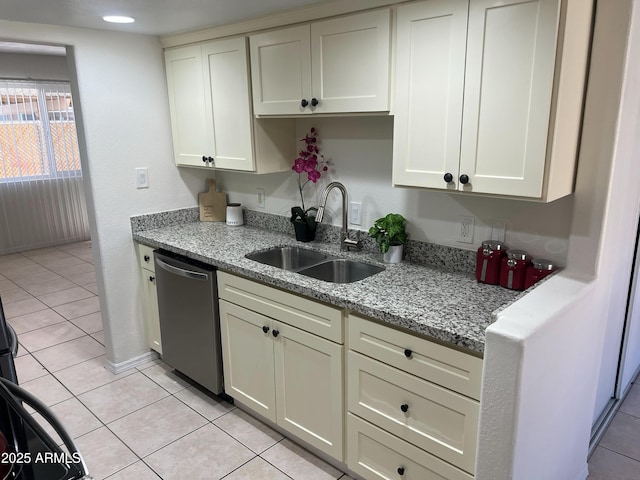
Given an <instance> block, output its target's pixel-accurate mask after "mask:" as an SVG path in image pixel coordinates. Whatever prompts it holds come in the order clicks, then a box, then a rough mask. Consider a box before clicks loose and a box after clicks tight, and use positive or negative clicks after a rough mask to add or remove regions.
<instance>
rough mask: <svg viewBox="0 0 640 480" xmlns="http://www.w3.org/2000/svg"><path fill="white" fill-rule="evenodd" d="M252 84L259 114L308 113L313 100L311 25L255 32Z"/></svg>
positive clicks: (254, 103)
mask: <svg viewBox="0 0 640 480" xmlns="http://www.w3.org/2000/svg"><path fill="white" fill-rule="evenodd" d="M250 45H251V83H252V90H253V111H254V113H255V114H256V115H284V114H307V113H311V110H310V109H308V108H304V107H303V106H302V105H301V101H302V100H303V99H304V100H305V101H307V102H311V96H312V95H311V58H310V36H309V25H302V26H299V27H292V28H285V29H281V30H274V31H271V32H266V33H261V34H257V35H252V36H251V38H250Z"/></svg>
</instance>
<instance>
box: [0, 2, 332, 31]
mask: <svg viewBox="0 0 640 480" xmlns="http://www.w3.org/2000/svg"><path fill="white" fill-rule="evenodd" d="M326 1H327V0H106V1H105V0H0V19H1V20H10V21H16V22H28V23H44V24H50V25H62V26H70V27H84V28H97V29H102V30H115V31H121V32H133V33H142V34H148V35H169V34H174V33H181V32H187V31H192V30H198V29H201V28H205V27H212V26H219V25H225V24H229V23H235V22H239V21H242V20H247V19H249V18H255V17H260V16H264V15H269V14H273V13H277V12H280V11H283V10H288V9H291V8H297V7H304V6H306V5H310V4H313V3H324V2H326ZM103 15H127V16H131V17H134V18H135V19H136V22H135V23H132V24H126V25H118V24H109V23H106V22H104V21H103V20H102V16H103ZM0 35H2V33H1V32H0Z"/></svg>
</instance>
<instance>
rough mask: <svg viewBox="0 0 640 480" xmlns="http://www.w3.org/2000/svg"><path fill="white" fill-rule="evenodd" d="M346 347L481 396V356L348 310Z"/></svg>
mask: <svg viewBox="0 0 640 480" xmlns="http://www.w3.org/2000/svg"><path fill="white" fill-rule="evenodd" d="M348 330H349V331H348V342H349V348H350V349H352V350H355V351H357V352H360V353H363V354H365V355H367V356H369V357H372V358H375V359H377V360H380V361H381V362H384V363H387V364H389V365H392V366H394V367H396V368H399V369H401V370H404V371H406V372H409V373H411V374H413V375H417V376H418V377H421V378H424V379H425V380H429V381H430V382H433V383H437V384H438V385H442V386H443V387H446V388H449V389H451V390H454V391H456V392H458V393H462V394H463V395H467V396H469V397H471V398H475V399H476V400H480V387H481V384H482V359H481V358H478V357H474V356H472V355H468V354H466V353H463V352H459V351H457V350H454V349H452V348H447V347H445V346H442V345H439V344H437V343H434V342H430V341H429V340H426V339H424V338H420V337H418V336H414V335H411V334H408V333H404V332H401V331H399V330H395V329H393V328H389V327H386V326H384V325H380V324H378V323H375V322H372V321H370V320H367V319H365V318H363V317H360V316H358V315H354V314H350V315H349V319H348Z"/></svg>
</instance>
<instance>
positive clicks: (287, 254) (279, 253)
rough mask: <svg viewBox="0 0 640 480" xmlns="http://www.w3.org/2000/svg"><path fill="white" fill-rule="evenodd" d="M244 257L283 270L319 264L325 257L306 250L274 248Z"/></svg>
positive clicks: (319, 253) (322, 254)
mask: <svg viewBox="0 0 640 480" xmlns="http://www.w3.org/2000/svg"><path fill="white" fill-rule="evenodd" d="M246 257H247V258H248V259H249V260H255V261H256V262H260V263H264V264H266V265H271V266H272V267H278V268H282V269H283V270H299V269H301V268H304V267H308V266H311V265H314V264H316V263H318V262H321V261H322V260H324V259H326V258H327V255H325V254H324V253H321V252H316V251H315V250H308V249H306V248H299V247H274V248H271V249H269V250H265V251H262V252H255V253H249V254H247V255H246Z"/></svg>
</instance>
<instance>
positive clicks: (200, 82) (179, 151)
mask: <svg viewBox="0 0 640 480" xmlns="http://www.w3.org/2000/svg"><path fill="white" fill-rule="evenodd" d="M165 66H166V70H167V86H168V89H169V110H170V113H171V130H172V138H173V150H174V156H175V162H176V164H177V165H185V166H195V167H206V166H209V164H210V162H203V160H202V158H203V156H205V157H209V156H213V155H214V148H215V139H214V134H213V118H212V116H211V103H210V101H208V100H207V93H206V88H205V82H204V79H203V75H202V70H203V68H202V50H201V47H200V45H195V46H189V47H182V48H177V49H174V50H167V51H166V52H165Z"/></svg>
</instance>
